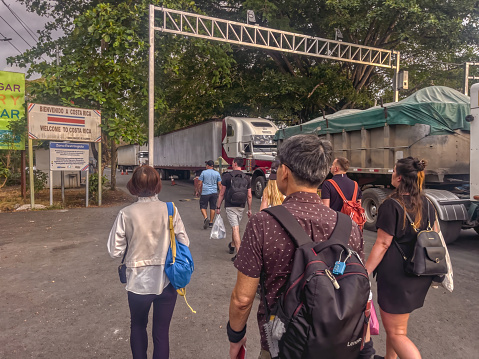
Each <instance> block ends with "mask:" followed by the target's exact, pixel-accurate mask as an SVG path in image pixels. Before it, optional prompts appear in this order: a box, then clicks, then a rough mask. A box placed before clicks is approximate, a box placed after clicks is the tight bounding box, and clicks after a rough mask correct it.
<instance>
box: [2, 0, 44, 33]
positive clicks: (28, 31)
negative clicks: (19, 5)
mask: <svg viewBox="0 0 479 359" xmlns="http://www.w3.org/2000/svg"><path fill="white" fill-rule="evenodd" d="M2 3H3V4H4V5H5V6H6V7H7V9H8V10H10V12H11V13H12V14H13V16H14V17H15V18H16V19H17V20H18V22H19V23H20V25H22V26H23V28H24V29H25V31H26V32H27V33H28V35H30V37H31V38H32V39H33V40H35V42H37V40H38V37H37V36H36V35H35V33H34V31H33V30H32V29H31V28H30V27H29V26H28V25H27V24H26V23H25V21H23V20H22V19H20V16H18V15H17V14H16V13H15V12H14V11H13V10H12V9H11V8H10V6H8V5H7V3H6V2H5V1H4V0H2Z"/></svg>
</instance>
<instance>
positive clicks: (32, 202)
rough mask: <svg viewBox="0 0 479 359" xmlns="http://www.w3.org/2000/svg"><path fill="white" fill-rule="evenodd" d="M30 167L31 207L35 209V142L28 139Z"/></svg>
mask: <svg viewBox="0 0 479 359" xmlns="http://www.w3.org/2000/svg"><path fill="white" fill-rule="evenodd" d="M28 167H29V168H30V207H31V209H33V208H35V182H34V179H33V178H34V177H33V141H32V139H31V138H28Z"/></svg>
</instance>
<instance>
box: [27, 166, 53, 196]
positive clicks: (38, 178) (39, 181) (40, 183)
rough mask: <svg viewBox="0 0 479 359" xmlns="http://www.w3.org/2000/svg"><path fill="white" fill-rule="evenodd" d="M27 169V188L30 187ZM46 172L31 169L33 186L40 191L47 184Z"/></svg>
mask: <svg viewBox="0 0 479 359" xmlns="http://www.w3.org/2000/svg"><path fill="white" fill-rule="evenodd" d="M28 176H29V171H28V170H27V188H30V180H29V179H28V178H29V177H28ZM47 180H48V174H47V173H45V172H42V171H40V170H33V188H34V189H35V192H36V191H41V190H42V189H44V188H45V186H46V185H47Z"/></svg>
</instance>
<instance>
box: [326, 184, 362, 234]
mask: <svg viewBox="0 0 479 359" xmlns="http://www.w3.org/2000/svg"><path fill="white" fill-rule="evenodd" d="M328 181H329V182H330V183H331V184H332V185H333V186H334V188H336V191H338V193H339V195H340V196H341V198H342V199H343V207H342V208H341V213H344V214H346V215H348V216H349V217H351V219H352V220H353V221H354V222H356V223H357V224H358V226H359V229H360V230H361V231H362V230H363V226H364V223H366V216H365V215H364V208H363V207H361V204H360V203H359V201H358V200H357V198H356V197H357V195H358V183H357V182H356V181H355V182H354V193H353V198H351V200H350V201H348V200H347V199H346V197H344V194H343V191H341V188H339V186H338V184H337V183H336V182H335V181H334V180H332V179H330V180H328Z"/></svg>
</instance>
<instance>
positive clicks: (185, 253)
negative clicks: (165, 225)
mask: <svg viewBox="0 0 479 359" xmlns="http://www.w3.org/2000/svg"><path fill="white" fill-rule="evenodd" d="M166 206H167V207H168V220H169V226H170V247H169V248H168V253H167V254H166V261H165V273H166V276H167V277H168V279H169V280H170V283H171V285H172V286H173V287H174V288H175V289H176V291H177V292H178V294H179V295H181V296H182V297H184V298H185V302H186V305H188V307H189V308H190V309H191V311H192V312H193V313H196V311H194V310H193V309H192V308H191V307H190V305H189V304H188V301H186V288H185V287H186V285H187V284H188V283H189V282H190V280H191V275H192V274H193V271H194V270H195V265H194V263H193V258H192V256H191V252H190V249H189V248H188V246H186V245H184V244H183V243H180V242H178V241H177V240H176V236H175V230H174V228H173V216H174V214H175V206H174V205H173V202H166Z"/></svg>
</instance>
